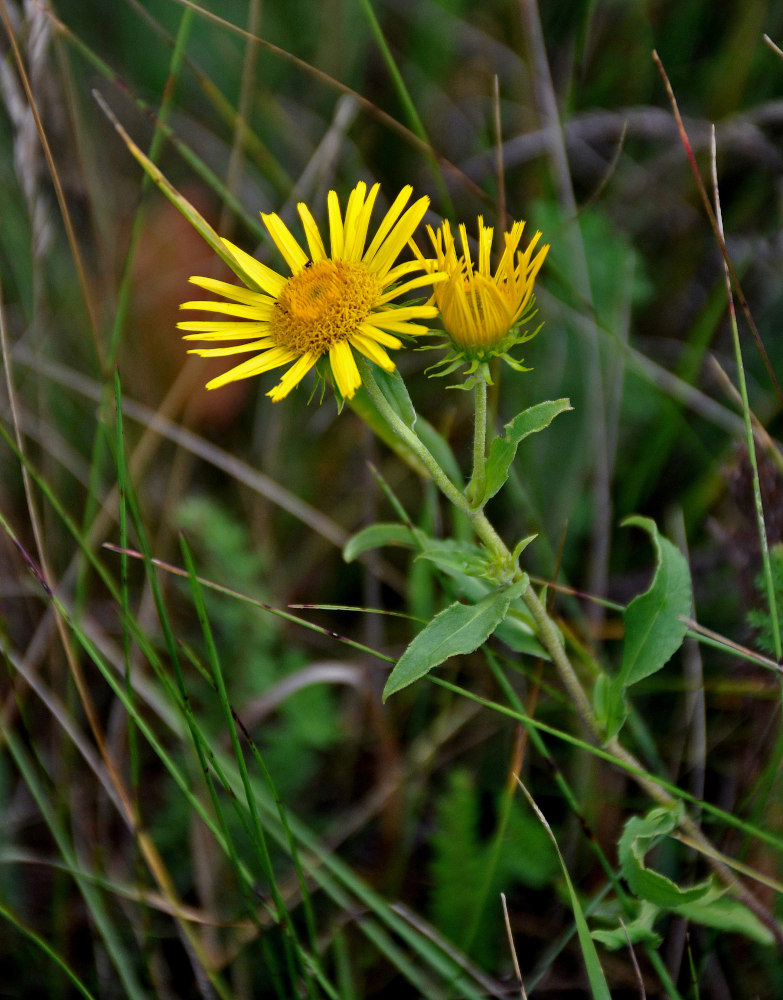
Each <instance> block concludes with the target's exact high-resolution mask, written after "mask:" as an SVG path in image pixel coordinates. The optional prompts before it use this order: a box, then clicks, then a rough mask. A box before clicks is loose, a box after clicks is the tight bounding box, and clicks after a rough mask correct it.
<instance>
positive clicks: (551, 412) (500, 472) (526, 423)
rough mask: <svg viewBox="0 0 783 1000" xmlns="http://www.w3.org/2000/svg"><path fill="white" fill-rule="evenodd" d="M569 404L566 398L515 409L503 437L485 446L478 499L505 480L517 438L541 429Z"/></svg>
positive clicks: (493, 492)
mask: <svg viewBox="0 0 783 1000" xmlns="http://www.w3.org/2000/svg"><path fill="white" fill-rule="evenodd" d="M571 408H572V407H571V403H570V400H568V399H556V400H550V401H548V402H545V403H537V404H536V405H535V406H531V407H530V409H528V410H523V411H522V413H518V414H517V415H516V416H515V417H514V419H513V420H512V421H511V422H510V423H508V424H506V426H505V434H504V435H503V437H497V438H495V439H494V441H493V442H492V444H491V445H490V446H489V455H488V457H487V464H486V469H485V476H486V482H485V486H484V495H483V497H482V500H481V502H482V503H486V502H487V500H489V499H491V498H492V497H493V496H494V495H495V494H496V493H497V492H498V490H499V489H501V487H502V486H503V484H504V483H505V481H506V479H507V478H508V470H509V469H510V468H511V463H512V462H513V461H514V457H515V456H516V453H517V446H518V445H519V443H520V441H522V440H523V439H524V438H526V437H528V435H530V434H535V433H536V431H542V430H543V429H544V428H545V427H548V426H549V424H551V423H552V421H553V420H554V419H555V417H556V416H557V415H558V414H559V413H563V411H564V410H570V409H571Z"/></svg>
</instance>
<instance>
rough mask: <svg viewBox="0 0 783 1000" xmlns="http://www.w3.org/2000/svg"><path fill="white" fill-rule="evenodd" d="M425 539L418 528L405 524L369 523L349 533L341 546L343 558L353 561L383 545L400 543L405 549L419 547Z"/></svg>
mask: <svg viewBox="0 0 783 1000" xmlns="http://www.w3.org/2000/svg"><path fill="white" fill-rule="evenodd" d="M425 540H426V535H425V534H424V532H423V531H419V529H418V528H409V527H408V525H407V524H395V523H390V524H386V523H381V524H371V525H369V526H368V527H367V528H362V530H361V531H357V532H356V534H355V535H351V537H350V538H349V539H348V541H347V542H346V543H345V547H344V548H343V559H344V560H345V561H346V562H353V560H354V559H357V558H358V557H359V556H360V555H362V554H363V553H364V552H371V551H372V550H373V549H380V548H382V547H383V546H384V545H400V546H402V547H403V548H405V549H416V548H420V547H421V546H422V545H423V544H424V542H425Z"/></svg>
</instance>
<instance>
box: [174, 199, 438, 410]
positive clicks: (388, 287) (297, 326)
mask: <svg viewBox="0 0 783 1000" xmlns="http://www.w3.org/2000/svg"><path fill="white" fill-rule="evenodd" d="M379 187H380V185H378V184H375V185H374V186H373V187H372V188H371V189H370V192H369V194H368V193H367V186H366V184H364V183H363V182H360V183H359V184H357V185H356V187H355V188H354V189H353V191H352V192H351V194H350V197H349V198H348V205H347V208H346V211H345V218H344V219H343V216H342V213H341V211H340V205H339V202H338V200H337V194H336V193H335V192H334V191H330V192H329V195H328V199H327V207H328V215H329V236H330V244H331V248H330V253H327V252H326V249H325V247H324V243H323V240H322V238H321V234H320V232H319V230H318V226H317V225H316V222H315V220H314V219H313V216H312V215H311V214H310V211H309V209H308V208H307V206H306V205H304V204H301V203H300V204H299V205H298V210H299V216H300V218H301V220H302V225H303V227H304V232H305V238H306V240H307V249H308V252H305V250H303V249H302V247H301V246H300V245H299V243H297V241H296V239H294V237H293V236H292V235H291V233H290V231H289V229H288V228H287V226H286V225H285V223H284V222H283V221H282V220H281V219H280V218H279V216H277V215H263V214H262V216H261V218H262V219H263V220H264V223H265V225H266V227H267V229H268V230H269V234H270V236H271V237H272V240H273V241H274V243H275V245H276V246H277V248H278V249H279V250H280V253H281V254H282V255H283V257H284V258H285V262H286V264H287V265H288V267H289V268H290V270H291V275H290V277H286V276H284V275H281V274H278V273H277V272H276V271H273V270H272V269H271V268H269V267H266V265H264V264H261V263H260V262H259V261H257V260H256V259H255V258H253V257H251V256H250V255H249V254H246V253H245V252H244V251H242V250H240V249H239V248H238V247H236V246H234V245H233V244H232V243H229V241H228V240H225V239H224V240H222V242H223V245H224V247H225V248H226V250H227V252H228V255H229V259H230V263H231V264H232V267H233V269H234V271H235V273H236V274H237V276H238V277H239V278H240V279H241V280H242V281H243V282H244V284H245V285H246V286H247V287H245V288H242V287H241V286H239V285H231V284H229V283H228V282H225V281H217V280H215V279H213V278H198V277H194V278H191V279H190V281H191V282H192V283H193V284H194V285H198V286H199V287H200V288H203V289H206V290H207V291H209V292H214V293H215V294H217V295H221V296H223V299H224V300H226V301H215V300H210V301H203V302H196V301H194V302H184V303H183V304H182V306H181V307H180V308H182V309H199V310H205V311H208V312H211V313H212V312H214V313H222V314H224V315H225V316H230V317H232V318H231V319H230V320H215V321H211V320H207V321H202V320H189V321H187V322H183V323H178V324H177V325H178V327H179V328H180V329H181V330H186V331H188V333H187V335H186V337H185V339H186V340H207V341H213V342H218V341H242V343H239V344H233V345H232V346H230V347H226V346H221V347H200V348H197V349H196V350H193V351H191V352H190V353H192V354H200V355H201V356H202V357H223V356H229V355H234V354H252V355H253V356H252V357H251V358H249V359H247V360H246V361H243V362H242V364H240V365H237V366H236V367H235V368H231V369H230V370H229V371H227V372H225V374H223V375H220V376H218V377H217V378H214V379H212V381H211V382H208V383H207V388H208V389H217V388H218V386H221V385H225V384H226V383H227V382H233V381H235V380H236V379H243V378H249V377H250V376H251V375H258V374H260V373H261V372H265V371H270V370H271V369H273V368H280V367H282V366H283V365H289V364H290V365H291V367H290V368H289V369H288V370H287V371H286V372H285V373H284V374H283V376H282V378H281V380H280V382H279V383H278V385H276V386H275V387H274V389H272V390H271V391H270V392H269V393H267V395H269V396H271V397H272V399H273V400H275V401H277V400H280V399H283V397H284V396H287V395H288V393H289V392H290V391H291V389H293V388H294V386H296V385H298V384H299V383H300V382H301V381H302V379H303V378H304V376H305V375H306V374H307V372H308V371H309V370H310V369H311V368H312V367H313V366H314V365H315V363H316V362H317V361H318V359H319V358H321V357H322V356H323V355H328V361H329V367H330V368H331V372H332V375H333V378H334V382H335V383H336V386H337V388H338V390H339V392H340V394H341V395H342V396H343V398H345V399H351V397H352V396H353V395H354V393H355V392H356V390H357V389H358V388H359V386H360V385H361V377H360V375H359V370H358V368H357V366H356V359H355V357H354V354H353V352H354V351H358V352H359V353H360V354H363V355H364V356H365V357H367V358H369V359H370V361H374V362H375V364H377V365H379V366H380V367H381V368H383V369H384V370H385V371H389V372H390V371H394V362H393V361H392V360H391V358H390V357H389V355H388V354H387V353H386V351H385V350H384V348H387V347H389V348H397V347H401V346H402V342H401V341H400V339H399V337H397V336H395V334H418V333H424V332H426V329H425V328H424V327H422V326H419V325H418V321H420V320H427V319H431V318H432V317H434V316H436V315H437V309H436V308H435V307H434V306H432V305H402V306H399V305H395V304H394V300H395V299H397V298H398V297H399V296H400V295H403V294H405V293H406V292H409V291H410V290H411V289H414V288H420V287H422V286H423V285H431V284H432V283H433V282H434V281H437V277H436V276H435V275H434V274H431V273H429V272H428V270H427V267H426V262H424V261H423V260H422V259H421V258H418V259H415V260H411V261H408V262H406V263H402V264H395V262H396V260H397V258H398V257H399V255H400V252H401V251H402V250H403V248H404V247H405V246H406V244H407V243H408V241H409V240H410V238H411V236H412V235H413V233H414V231H415V229H416V227H417V226H418V225H419V223H420V222H421V220H422V218H423V217H424V213H425V212H426V211H427V206H428V205H429V199H428V198H419V199H418V201H415V202H414V203H413V204H412V205H411V206H410V207H409V208H407V209H405V206H406V204H407V202H408V200H409V198H410V196H411V193H412V188H411V187H405V188H403V190H402V191H401V192H400V194H399V195H398V197H397V198H396V199H395V201H394V203H393V204H392V206H391V207H390V208H389V210H388V212H387V213H386V215H385V217H384V219H383V221H382V222H381V224H380V226H379V227H378V229H377V231H376V233H375V236H374V237H373V239H372V240H371V242H370V244H369V246H368V247H366V248H365V244H366V242H367V232H368V228H369V224H370V215H371V214H372V210H373V205H374V204H375V199H376V196H377V194H378V190H379ZM416 271H425V273H424V274H419V275H417V276H416V277H414V278H410V279H409V280H406V281H404V282H402V283H400V280H401V279H403V278H406V277H407V276H408V275H410V274H412V273H413V272H416Z"/></svg>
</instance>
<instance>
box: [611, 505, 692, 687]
mask: <svg viewBox="0 0 783 1000" xmlns="http://www.w3.org/2000/svg"><path fill="white" fill-rule="evenodd" d="M623 525H624V526H625V525H637V526H638V527H640V528H643V529H644V530H645V531H646V532H647V533H648V534H649V536H650V538H651V539H652V541H653V544H654V545H655V549H656V554H657V557H658V564H657V566H656V569H655V576H654V577H653V582H652V583H651V584H650V589H649V590H648V591H646V593H644V594H640V595H639V596H638V597H635V598H634V599H633V600H632V601H631V603H630V604H629V605H628V607H627V608H626V609H625V611H624V613H623V619H624V621H625V644H624V646H623V661H622V664H621V666H620V674H619V680H620V682H621V683H622V685H623V686H624V687H628V685H630V684H635V683H636V682H637V681H640V680H642V678H643V677H649V676H650V674H654V673H655V672H656V671H658V670H660V669H661V667H662V666H663V665H664V664H665V663H666V662H667V660H669V658H670V657H671V656H672V655H673V654H674V653H675V652H676V651H677V650H678V649H679V648H680V645H681V644H682V640H683V639H684V638H685V633H686V631H687V625H686V624H685V622H684V621H682V619H683V618H687V617H688V616H689V615H690V613H691V606H692V603H693V598H692V595H691V575H690V571H689V569H688V563H687V562H686V561H685V557H684V556H683V554H682V553H681V552H680V550H679V549H678V548H677V547H676V546H675V545H672V543H671V542H670V541H668V539H666V538H664V537H663V536H662V535H660V534H659V533H658V529H657V527H656V525H655V522H654V521H652V520H650V518H648V517H629V518H626V519H625V521H623Z"/></svg>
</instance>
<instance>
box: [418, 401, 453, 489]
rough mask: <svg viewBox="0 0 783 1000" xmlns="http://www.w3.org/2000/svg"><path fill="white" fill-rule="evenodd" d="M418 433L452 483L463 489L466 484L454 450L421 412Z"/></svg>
mask: <svg viewBox="0 0 783 1000" xmlns="http://www.w3.org/2000/svg"><path fill="white" fill-rule="evenodd" d="M416 434H417V435H418V437H419V440H420V441H421V442H422V444H423V445H424V446H425V448H426V449H427V451H429V452H430V454H432V455H433V456H434V457H435V461H436V462H437V463H438V465H439V466H440V467H441V469H443V471H444V472H445V473H446V475H447V476H448V477H449V479H450V480H451V481H452V483H454V485H455V486H458V487H459V488H460V489H462V487H463V485H464V478H463V476H462V470H461V469H460V467H459V462H458V461H457V460H456V458H455V457H454V452H453V451H452V450H451V448H450V447H449V444H448V441H446V439H445V438H444V437H443V435H442V434H439V433H438V431H436V430H435V428H434V427H433V426H432V424H431V423H430V422H429V421H428V420H425V419H424V417H422V415H421V414H419V419H418V420H417V421H416Z"/></svg>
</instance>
